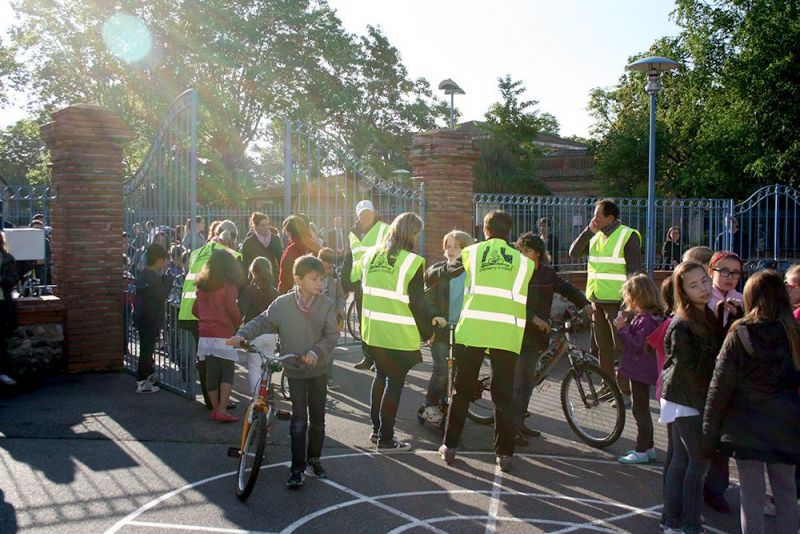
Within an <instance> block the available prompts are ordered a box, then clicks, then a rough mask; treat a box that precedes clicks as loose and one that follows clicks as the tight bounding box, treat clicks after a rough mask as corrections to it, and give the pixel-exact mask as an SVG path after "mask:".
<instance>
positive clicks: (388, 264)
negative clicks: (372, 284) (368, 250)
mask: <svg viewBox="0 0 800 534" xmlns="http://www.w3.org/2000/svg"><path fill="white" fill-rule="evenodd" d="M395 262H397V257H396V256H392V257H389V256H388V255H386V254H376V255H375V256H374V257H373V258H372V261H371V262H370V264H369V268H368V269H367V272H368V273H378V272H380V273H391V272H392V271H394V264H395Z"/></svg>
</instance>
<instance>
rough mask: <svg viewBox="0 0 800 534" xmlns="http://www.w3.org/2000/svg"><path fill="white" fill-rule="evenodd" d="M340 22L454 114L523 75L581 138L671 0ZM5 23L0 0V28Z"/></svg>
mask: <svg viewBox="0 0 800 534" xmlns="http://www.w3.org/2000/svg"><path fill="white" fill-rule="evenodd" d="M328 2H329V4H330V5H331V6H332V7H333V8H335V9H336V10H337V11H338V14H339V18H340V19H341V20H342V23H343V24H344V26H345V28H346V29H347V30H348V31H350V32H353V33H365V31H366V27H367V25H368V24H372V25H375V26H380V27H381V28H382V29H383V31H384V32H385V33H386V35H387V36H388V38H389V41H390V42H391V43H392V44H393V45H394V46H395V47H397V49H398V50H399V51H400V53H401V56H402V60H403V63H404V64H405V65H406V67H407V68H408V71H409V74H410V76H411V77H413V78H418V77H423V78H426V79H427V80H428V81H429V82H430V84H431V85H432V86H433V88H434V89H436V87H438V85H439V82H440V81H441V80H443V79H445V78H452V79H453V80H454V81H455V82H456V83H458V85H459V86H461V88H462V89H464V91H465V92H466V94H465V95H458V96H456V100H455V102H456V107H457V108H458V109H459V110H460V111H461V113H462V118H461V120H481V119H482V118H483V115H484V113H485V112H486V110H487V109H488V108H489V106H490V105H491V104H492V103H493V102H495V101H497V100H498V98H499V92H498V91H497V78H498V77H500V76H503V75H505V74H511V76H512V77H513V79H515V80H522V81H523V82H524V84H525V86H526V87H527V89H528V92H527V94H526V95H525V96H526V98H528V99H535V100H538V101H539V109H540V110H541V111H546V112H549V113H552V114H553V115H555V116H556V118H557V119H558V121H559V123H560V124H561V134H562V135H564V136H569V135H580V136H584V137H587V136H588V134H589V127H590V125H591V122H592V121H591V118H590V117H589V115H588V113H587V112H586V105H587V103H588V100H589V91H590V90H591V89H592V88H593V87H608V86H612V85H614V84H615V83H616V82H617V79H618V78H619V76H620V74H621V73H622V72H623V70H624V68H625V65H626V64H627V60H628V57H629V56H632V55H634V54H636V53H638V52H641V51H643V50H646V49H647V48H648V47H649V46H650V45H651V44H652V43H653V42H654V41H655V40H656V39H658V38H660V37H663V36H665V35H676V34H677V33H678V28H677V27H676V26H675V24H674V23H673V22H672V21H671V20H670V17H669V14H670V12H672V10H673V9H674V2H673V0H647V1H646V2H642V1H641V0H561V1H552V0H550V1H546V0H491V1H487V0H433V1H432V0H403V1H401V2H398V1H389V0H328ZM12 22H13V11H12V9H11V6H10V4H9V1H8V0H0V30H2V31H5V29H6V28H7V27H8V26H9V25H10V24H11V23H12ZM23 105H24V100H22V98H21V97H19V96H16V98H15V104H14V105H12V106H11V107H9V108H7V109H3V110H0V127H2V126H6V125H8V124H10V123H11V122H14V121H15V120H17V119H19V118H20V117H22V116H24V111H22V110H21V107H22V106H23Z"/></svg>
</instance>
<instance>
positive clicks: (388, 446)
mask: <svg viewBox="0 0 800 534" xmlns="http://www.w3.org/2000/svg"><path fill="white" fill-rule="evenodd" d="M410 448H411V444H410V443H407V442H405V441H400V440H398V439H396V438H392V441H386V442H384V441H378V450H379V451H381V450H401V449H410Z"/></svg>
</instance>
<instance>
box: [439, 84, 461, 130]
mask: <svg viewBox="0 0 800 534" xmlns="http://www.w3.org/2000/svg"><path fill="white" fill-rule="evenodd" d="M439 89H442V90H443V91H444V94H446V95H450V129H451V130H454V129H455V114H454V111H453V109H454V104H455V95H463V94H466V93H464V90H463V89H462V88H460V87H459V86H458V84H457V83H456V82H454V81H453V80H451V79H450V78H448V79H446V80H442V81H441V82H439Z"/></svg>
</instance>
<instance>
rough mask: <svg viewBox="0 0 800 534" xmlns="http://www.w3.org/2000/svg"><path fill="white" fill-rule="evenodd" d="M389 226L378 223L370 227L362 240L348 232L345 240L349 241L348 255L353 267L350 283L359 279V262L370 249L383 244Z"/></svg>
mask: <svg viewBox="0 0 800 534" xmlns="http://www.w3.org/2000/svg"><path fill="white" fill-rule="evenodd" d="M388 229H389V225H388V224H386V223H384V222H381V221H378V222H376V223H375V224H373V225H372V228H370V229H369V232H367V233H366V234H365V235H364V237H363V238H362V239H359V238H358V236H356V234H354V233H353V232H350V234H349V235H348V236H347V239H348V240H349V241H350V253H351V254H352V256H353V264H352V265H353V267H352V269H351V271H350V282H352V283H356V282H358V281H359V279H361V260H362V258H363V257H364V254H365V253H367V252H368V251H369V250H370V249H371V248H373V247H374V246H376V245H378V244H380V243H381V242H383V237H384V235H385V234H386V231H387V230H388Z"/></svg>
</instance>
